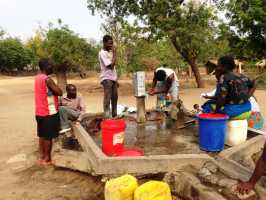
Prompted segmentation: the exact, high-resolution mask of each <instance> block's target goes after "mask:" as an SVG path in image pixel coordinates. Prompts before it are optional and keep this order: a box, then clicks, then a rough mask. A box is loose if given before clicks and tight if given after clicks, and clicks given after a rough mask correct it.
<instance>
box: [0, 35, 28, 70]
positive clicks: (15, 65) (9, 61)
mask: <svg viewBox="0 0 266 200" xmlns="http://www.w3.org/2000/svg"><path fill="white" fill-rule="evenodd" d="M31 59H32V57H31V53H30V52H29V51H28V49H26V48H25V47H24V46H23V44H22V42H21V41H20V40H19V39H17V38H6V39H2V40H0V71H5V72H9V71H12V70H18V71H21V70H23V69H24V67H26V66H27V65H29V64H30V63H31Z"/></svg>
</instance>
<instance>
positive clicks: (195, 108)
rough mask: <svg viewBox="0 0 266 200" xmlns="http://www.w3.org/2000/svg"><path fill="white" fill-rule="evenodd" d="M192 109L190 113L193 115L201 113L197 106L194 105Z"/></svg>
mask: <svg viewBox="0 0 266 200" xmlns="http://www.w3.org/2000/svg"><path fill="white" fill-rule="evenodd" d="M193 108H194V110H192V113H194V114H200V113H201V112H202V110H201V109H200V106H199V104H194V105H193Z"/></svg>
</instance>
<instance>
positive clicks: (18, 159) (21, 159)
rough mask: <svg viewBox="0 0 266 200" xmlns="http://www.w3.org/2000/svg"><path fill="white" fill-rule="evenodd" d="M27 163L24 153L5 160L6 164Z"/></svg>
mask: <svg viewBox="0 0 266 200" xmlns="http://www.w3.org/2000/svg"><path fill="white" fill-rule="evenodd" d="M26 161H27V155H26V154H24V153H21V154H17V155H15V156H13V157H11V158H9V159H8V160H7V162H6V163H7V164H11V163H18V162H26Z"/></svg>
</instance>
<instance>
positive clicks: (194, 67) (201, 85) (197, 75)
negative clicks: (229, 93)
mask: <svg viewBox="0 0 266 200" xmlns="http://www.w3.org/2000/svg"><path fill="white" fill-rule="evenodd" d="M188 63H189V64H190V66H191V69H192V71H193V73H194V75H195V78H196V82H197V86H198V88H204V83H203V81H202V79H201V75H200V72H199V67H198V65H197V64H196V62H195V61H194V60H188Z"/></svg>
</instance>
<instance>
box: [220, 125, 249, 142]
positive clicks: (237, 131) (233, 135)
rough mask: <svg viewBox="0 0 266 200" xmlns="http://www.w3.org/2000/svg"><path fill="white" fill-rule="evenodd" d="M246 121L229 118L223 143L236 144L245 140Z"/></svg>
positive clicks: (246, 132)
mask: <svg viewBox="0 0 266 200" xmlns="http://www.w3.org/2000/svg"><path fill="white" fill-rule="evenodd" d="M247 134H248V122H247V120H230V121H228V123H227V133H226V140H225V144H227V145H228V146H236V145H239V144H242V143H244V142H245V141H246V140H247Z"/></svg>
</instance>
